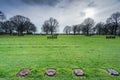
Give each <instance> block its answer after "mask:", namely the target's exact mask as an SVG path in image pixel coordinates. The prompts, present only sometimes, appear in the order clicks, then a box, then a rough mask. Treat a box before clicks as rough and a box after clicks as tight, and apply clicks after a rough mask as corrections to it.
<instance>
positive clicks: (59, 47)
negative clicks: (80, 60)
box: [7, 46, 80, 48]
mask: <svg viewBox="0 0 120 80" xmlns="http://www.w3.org/2000/svg"><path fill="white" fill-rule="evenodd" d="M25 47H26V46H18V48H25ZM31 47H32V48H39V47H41V46H31ZM50 47H51V46H45V48H50ZM52 47H54V48H60V46H52ZM62 47H63V48H67V47H68V46H62ZM74 47H75V48H79V47H80V46H74ZM7 48H12V46H7Z"/></svg>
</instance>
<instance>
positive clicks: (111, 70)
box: [106, 69, 119, 76]
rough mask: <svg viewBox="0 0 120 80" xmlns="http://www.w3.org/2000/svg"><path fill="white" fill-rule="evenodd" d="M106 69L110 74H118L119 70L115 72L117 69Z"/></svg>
mask: <svg viewBox="0 0 120 80" xmlns="http://www.w3.org/2000/svg"><path fill="white" fill-rule="evenodd" d="M106 71H107V72H108V73H109V74H110V75H113V76H119V72H117V71H116V70H114V69H106Z"/></svg>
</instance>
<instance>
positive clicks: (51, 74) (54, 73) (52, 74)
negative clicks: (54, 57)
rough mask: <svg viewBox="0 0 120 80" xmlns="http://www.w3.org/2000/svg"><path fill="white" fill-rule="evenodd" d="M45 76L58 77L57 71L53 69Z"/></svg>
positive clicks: (47, 71) (48, 70)
mask: <svg viewBox="0 0 120 80" xmlns="http://www.w3.org/2000/svg"><path fill="white" fill-rule="evenodd" d="M45 74H46V75H47V76H55V75H56V69H53V68H50V69H47V70H46V72H45Z"/></svg>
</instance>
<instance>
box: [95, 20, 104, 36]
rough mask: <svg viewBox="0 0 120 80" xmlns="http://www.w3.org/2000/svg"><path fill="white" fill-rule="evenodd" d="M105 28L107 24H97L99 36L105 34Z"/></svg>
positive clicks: (96, 28)
mask: <svg viewBox="0 0 120 80" xmlns="http://www.w3.org/2000/svg"><path fill="white" fill-rule="evenodd" d="M104 26H105V24H104V23H103V22H99V23H97V24H96V26H95V31H96V33H97V34H99V35H101V34H103V28H104Z"/></svg>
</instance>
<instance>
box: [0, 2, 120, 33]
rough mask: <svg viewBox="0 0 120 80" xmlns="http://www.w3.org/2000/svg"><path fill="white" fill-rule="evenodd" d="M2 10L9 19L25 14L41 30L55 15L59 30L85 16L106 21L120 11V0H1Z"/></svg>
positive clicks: (0, 8)
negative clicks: (45, 22)
mask: <svg viewBox="0 0 120 80" xmlns="http://www.w3.org/2000/svg"><path fill="white" fill-rule="evenodd" d="M0 11H2V12H4V14H5V15H6V17H7V19H9V18H10V17H13V16H15V15H23V16H26V17H28V18H30V19H31V22H33V23H34V24H35V25H36V27H37V30H38V31H37V32H41V26H42V25H43V23H44V21H45V20H48V19H49V18H50V17H53V18H55V19H57V20H58V22H59V32H60V33H61V32H63V28H64V27H65V26H66V25H70V26H71V25H75V24H80V23H81V22H83V21H84V19H85V18H88V17H90V18H93V19H94V20H95V22H96V23H97V22H100V21H102V22H105V21H106V19H107V18H108V17H109V16H110V15H111V14H112V13H115V12H120V0H104V1H102V0H1V1H0Z"/></svg>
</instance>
